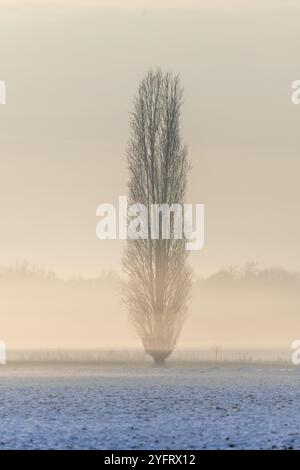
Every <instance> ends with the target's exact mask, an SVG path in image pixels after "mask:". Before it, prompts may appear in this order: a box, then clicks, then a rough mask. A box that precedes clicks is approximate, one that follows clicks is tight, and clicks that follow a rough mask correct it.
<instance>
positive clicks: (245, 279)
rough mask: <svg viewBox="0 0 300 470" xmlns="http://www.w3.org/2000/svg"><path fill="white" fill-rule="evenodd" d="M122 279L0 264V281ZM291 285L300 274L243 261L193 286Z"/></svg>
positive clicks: (96, 282)
mask: <svg viewBox="0 0 300 470" xmlns="http://www.w3.org/2000/svg"><path fill="white" fill-rule="evenodd" d="M121 280H122V277H121V275H120V274H119V273H118V272H117V271H113V270H111V271H103V272H102V273H101V275H99V276H98V277H94V278H86V277H82V276H80V275H78V276H70V277H68V278H61V277H59V276H58V275H57V274H56V273H55V272H54V271H47V270H44V269H40V268H37V267H35V266H33V265H31V264H30V263H28V262H23V263H21V264H16V265H15V266H12V267H0V282H6V281H22V282H24V281H28V282H30V281H36V282H45V283H68V284H82V285H89V286H90V285H95V286H96V285H99V284H101V285H103V284H106V285H107V284H110V285H114V284H116V285H118V284H120V282H121ZM268 285H269V286H270V287H291V288H299V286H300V273H298V272H294V271H288V270H286V269H284V268H282V267H271V268H260V267H259V266H258V265H257V264H256V263H246V264H245V265H244V266H242V267H236V266H229V267H224V268H222V269H220V270H219V271H218V272H216V273H214V274H212V275H211V276H208V277H203V278H200V279H194V287H196V288H198V287H199V288H202V287H235V288H236V287H243V286H245V287H251V286H257V287H259V286H261V287H266V286H268Z"/></svg>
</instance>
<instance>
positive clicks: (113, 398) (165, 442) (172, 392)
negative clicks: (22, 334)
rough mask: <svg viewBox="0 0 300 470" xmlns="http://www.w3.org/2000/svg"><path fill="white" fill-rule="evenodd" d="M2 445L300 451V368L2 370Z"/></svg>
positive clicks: (66, 367) (45, 367) (54, 367)
mask: <svg viewBox="0 0 300 470" xmlns="http://www.w3.org/2000/svg"><path fill="white" fill-rule="evenodd" d="M0 391H1V405H0V423H1V436H0V448H1V449H10V448H13V449H16V448H17V449H48V448H51V449H53V448H55V449H180V448H182V449H215V448H217V449H227V448H230V449H249V448H262V449H271V448H295V449H297V448H298V449H300V369H299V368H298V369H297V368H280V367H270V366H269V367H262V368H254V367H245V366H241V367H239V366H236V367H225V366H224V367H211V366H207V367H205V366H202V367H200V366H199V367H195V366H191V367H188V366H186V367H178V368H177V367H175V366H172V367H171V368H165V369H156V368H153V367H151V366H149V365H137V366H127V367H126V366H109V365H105V366H97V365H91V364H88V365H29V364H19V365H7V366H0Z"/></svg>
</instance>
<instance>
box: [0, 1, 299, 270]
mask: <svg viewBox="0 0 300 470" xmlns="http://www.w3.org/2000/svg"><path fill="white" fill-rule="evenodd" d="M297 4H298V5H297ZM170 6H172V9H171V8H170ZM299 44H300V7H299V3H298V2H296V1H275V0H273V1H271V0H270V1H267V0H262V1H260V2H258V1H257V2H250V1H249V2H248V1H240V2H238V1H229V2H225V0H224V1H221V0H219V1H218V0H215V1H213V2H211V1H208V0H207V1H205V2H196V1H192V0H190V1H183V0H182V1H177V2H174V1H172V2H171V1H168V0H163V1H160V2H158V1H153V0H152V1H151V2H150V0H149V1H148V2H146V1H144V2H143V1H139V2H138V1H128V2H127V1H126V0H123V1H122V2H121V1H115V0H113V1H112V2H108V1H103V2H102V1H99V2H96V1H87V2H83V1H82V2H79V1H77V2H76V1H73V2H71V1H61V2H58V1H54V2H50V1H49V2H47V1H39V2H34V1H31V2H26V1H22V0H19V1H7V0H0V79H1V80H5V81H6V85H7V105H6V106H0V162H1V171H0V194H1V197H0V242H1V257H0V264H1V265H10V264H14V263H15V262H17V261H22V260H24V259H27V260H29V261H30V262H32V263H34V264H36V265H38V266H41V267H44V268H51V269H54V270H55V271H57V272H59V273H61V274H68V273H73V272H76V273H83V274H86V275H96V274H97V273H100V272H101V270H102V269H110V268H116V269H119V267H120V253H121V247H122V245H121V243H120V242H118V241H99V240H97V239H96V235H95V227H96V223H97V218H96V216H95V212H96V207H97V206H98V204H100V203H102V202H111V203H114V202H116V201H117V199H118V196H119V195H121V194H126V182H127V172H126V161H125V157H124V154H125V149H126V142H127V139H128V135H129V126H128V118H129V112H130V110H131V107H132V98H133V95H134V93H135V90H136V88H137V85H138V82H139V81H140V80H141V78H142V77H143V75H144V74H145V73H146V72H147V70H148V69H149V68H150V67H156V66H159V67H161V68H162V69H170V70H172V71H174V72H176V73H179V74H180V76H181V80H182V83H183V85H184V88H185V104H184V107H183V115H182V124H183V126H182V135H183V137H184V140H185V142H186V143H187V145H188V148H189V154H190V158H191V160H192V166H193V169H192V171H191V174H190V184H189V194H188V198H187V199H188V202H201V203H204V204H205V207H206V219H205V223H206V228H205V247H204V250H203V251H201V252H198V253H193V254H192V255H191V264H192V266H193V268H194V269H195V272H196V273H197V274H199V275H201V274H204V275H206V274H210V273H211V272H213V271H215V270H217V269H219V268H220V267H221V266H224V265H229V264H230V265H231V264H233V265H236V264H237V265H239V264H243V263H244V262H246V261H248V260H253V261H257V262H258V263H259V264H261V265H263V266H270V265H282V266H284V267H286V268H289V269H298V270H300V244H299V238H300V222H299V196H300V186H299V174H300V133H299V128H300V105H299V106H295V105H292V104H291V100H290V96H291V83H292V81H293V80H296V79H300V65H299Z"/></svg>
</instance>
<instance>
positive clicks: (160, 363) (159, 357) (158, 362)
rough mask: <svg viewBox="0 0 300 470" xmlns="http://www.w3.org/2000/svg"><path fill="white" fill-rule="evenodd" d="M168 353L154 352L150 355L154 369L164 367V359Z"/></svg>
mask: <svg viewBox="0 0 300 470" xmlns="http://www.w3.org/2000/svg"><path fill="white" fill-rule="evenodd" d="M169 354H170V353H166V352H159V351H158V352H155V353H151V357H152V359H153V360H154V366H155V367H164V366H165V365H166V358H167V357H168V356H169Z"/></svg>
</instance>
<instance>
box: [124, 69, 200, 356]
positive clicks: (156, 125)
mask: <svg viewBox="0 0 300 470" xmlns="http://www.w3.org/2000/svg"><path fill="white" fill-rule="evenodd" d="M182 96H183V90H182V88H181V85H180V81H179V78H178V76H173V75H172V74H171V73H163V72H162V71H160V70H157V71H155V72H153V71H149V72H148V74H147V75H146V77H145V78H144V79H143V80H142V82H141V83H140V86H139V88H138V93H137V96H136V97H135V100H134V110H133V112H132V114H131V121H130V125H131V136H130V139H129V143H128V148H127V161H128V169H129V175H130V179H129V184H128V190H129V195H128V198H129V203H130V204H134V203H140V204H144V205H145V206H146V207H147V209H148V213H150V209H151V205H152V204H159V205H161V204H168V205H169V206H171V205H172V204H182V203H183V202H184V197H185V190H186V185H187V173H188V170H189V162H188V156H187V150H186V148H185V146H183V145H182V144H181V138H180V129H179V125H180V109H181V105H182ZM160 216H161V214H160ZM149 220H150V218H149ZM148 224H149V222H148ZM173 229H174V214H173V217H172V218H171V233H170V235H171V236H170V239H163V237H162V217H160V219H159V237H158V239H155V240H154V239H151V238H150V237H149V238H148V239H137V240H128V242H127V247H126V248H125V250H124V253H123V266H124V269H125V272H126V273H127V279H128V282H127V284H126V288H125V301H126V303H127V305H128V307H129V314H130V318H131V320H132V321H133V324H134V327H135V329H136V331H137V333H138V334H139V336H140V338H141V340H142V343H143V346H144V348H145V351H146V353H148V354H149V355H151V356H152V357H153V359H154V361H155V363H156V364H164V362H165V359H166V358H167V357H168V356H169V355H170V354H171V352H172V351H173V349H174V347H175V344H176V341H177V339H178V336H179V334H180V331H181V329H182V326H183V322H184V319H185V315H186V309H187V301H188V297H189V292H190V284H191V272H190V269H189V267H188V266H187V263H186V260H187V253H188V252H187V251H186V249H185V240H184V239H176V238H175V237H174V230H173ZM148 230H149V233H150V225H148Z"/></svg>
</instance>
